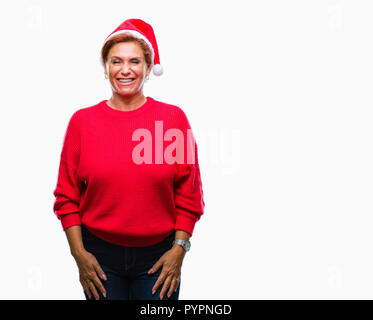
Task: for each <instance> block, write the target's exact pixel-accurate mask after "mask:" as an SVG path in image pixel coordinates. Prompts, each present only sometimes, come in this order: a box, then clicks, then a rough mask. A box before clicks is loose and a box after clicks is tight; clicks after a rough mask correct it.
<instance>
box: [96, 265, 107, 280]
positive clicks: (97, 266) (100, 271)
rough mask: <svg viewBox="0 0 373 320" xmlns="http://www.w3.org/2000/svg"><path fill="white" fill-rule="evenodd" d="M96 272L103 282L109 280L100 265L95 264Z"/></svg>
mask: <svg viewBox="0 0 373 320" xmlns="http://www.w3.org/2000/svg"><path fill="white" fill-rule="evenodd" d="M93 267H94V269H95V271H96V272H97V274H98V276H99V277H100V278H101V279H102V280H107V277H106V274H105V272H104V270H102V268H101V266H100V265H99V263H98V262H97V263H95V264H94V265H93Z"/></svg>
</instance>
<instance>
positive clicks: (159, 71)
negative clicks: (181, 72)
mask: <svg viewBox="0 0 373 320" xmlns="http://www.w3.org/2000/svg"><path fill="white" fill-rule="evenodd" d="M152 70H153V73H154V75H156V76H161V75H162V74H163V67H162V66H161V65H160V64H155V65H154V66H153V68H152Z"/></svg>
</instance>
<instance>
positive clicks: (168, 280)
mask: <svg viewBox="0 0 373 320" xmlns="http://www.w3.org/2000/svg"><path fill="white" fill-rule="evenodd" d="M170 284H171V276H168V277H167V279H166V280H165V282H164V284H163V287H162V290H161V293H160V294H159V297H160V298H161V300H162V299H163V297H164V295H165V294H166V292H167V289H168V288H169V286H170Z"/></svg>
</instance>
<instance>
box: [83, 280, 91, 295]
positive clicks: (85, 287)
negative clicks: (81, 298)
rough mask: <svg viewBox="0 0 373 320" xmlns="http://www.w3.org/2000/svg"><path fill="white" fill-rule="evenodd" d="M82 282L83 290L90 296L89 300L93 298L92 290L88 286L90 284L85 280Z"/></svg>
mask: <svg viewBox="0 0 373 320" xmlns="http://www.w3.org/2000/svg"><path fill="white" fill-rule="evenodd" d="M81 284H82V287H83V290H84V292H85V293H86V294H87V296H88V299H89V300H91V297H92V296H91V292H90V290H89V288H88V285H87V284H86V283H85V282H84V281H83V282H81Z"/></svg>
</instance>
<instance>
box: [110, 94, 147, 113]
mask: <svg viewBox="0 0 373 320" xmlns="http://www.w3.org/2000/svg"><path fill="white" fill-rule="evenodd" d="M145 102H146V98H145V96H144V95H143V94H142V92H140V93H138V94H136V95H133V96H129V97H125V96H120V95H118V94H115V93H113V96H112V97H111V98H110V100H108V101H107V103H108V104H109V105H110V106H111V107H112V108H114V109H117V110H121V111H131V110H135V109H138V108H140V107H141V106H142V105H143V104H144V103H145Z"/></svg>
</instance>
